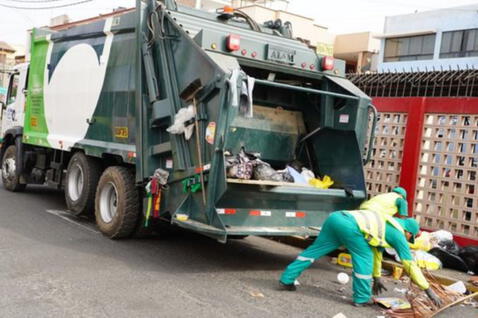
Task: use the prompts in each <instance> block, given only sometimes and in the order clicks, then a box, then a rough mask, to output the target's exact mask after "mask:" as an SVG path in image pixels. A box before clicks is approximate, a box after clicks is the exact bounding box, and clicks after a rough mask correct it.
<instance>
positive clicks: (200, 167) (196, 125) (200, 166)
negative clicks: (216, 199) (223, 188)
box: [193, 98, 206, 205]
mask: <svg viewBox="0 0 478 318" xmlns="http://www.w3.org/2000/svg"><path fill="white" fill-rule="evenodd" d="M193 107H194V113H195V115H196V116H195V117H194V127H195V129H196V147H197V152H198V157H199V174H200V179H201V188H202V191H201V192H202V201H203V203H204V205H206V189H205V188H204V173H203V165H202V152H201V141H200V140H199V122H198V109H197V106H196V98H193Z"/></svg>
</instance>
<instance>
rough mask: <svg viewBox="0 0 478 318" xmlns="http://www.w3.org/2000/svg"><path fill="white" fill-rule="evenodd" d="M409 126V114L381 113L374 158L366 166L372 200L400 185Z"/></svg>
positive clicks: (377, 127) (369, 193)
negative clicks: (406, 130)
mask: <svg viewBox="0 0 478 318" xmlns="http://www.w3.org/2000/svg"><path fill="white" fill-rule="evenodd" d="M406 125H407V114H406V113H398V112H380V113H379V117H378V122H377V126H376V128H375V140H374V144H373V150H372V158H371V161H370V162H369V163H368V164H367V165H366V166H365V178H366V182H367V190H368V191H367V192H368V195H369V197H370V196H374V195H377V194H380V193H384V192H388V191H390V190H391V189H392V188H394V187H396V186H398V185H399V181H400V172H401V169H402V159H403V145H404V141H405V129H406Z"/></svg>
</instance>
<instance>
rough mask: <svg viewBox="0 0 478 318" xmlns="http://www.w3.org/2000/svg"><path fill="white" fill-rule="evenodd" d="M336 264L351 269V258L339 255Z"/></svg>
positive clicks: (343, 254) (344, 254) (345, 254)
mask: <svg viewBox="0 0 478 318" xmlns="http://www.w3.org/2000/svg"><path fill="white" fill-rule="evenodd" d="M337 263H338V264H339V265H342V266H344V267H350V268H352V256H350V254H349V253H340V254H339V256H337Z"/></svg>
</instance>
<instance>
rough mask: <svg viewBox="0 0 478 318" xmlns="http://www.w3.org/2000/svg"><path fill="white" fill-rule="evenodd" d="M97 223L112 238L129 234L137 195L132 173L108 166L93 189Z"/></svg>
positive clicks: (135, 218)
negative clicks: (95, 188)
mask: <svg viewBox="0 0 478 318" xmlns="http://www.w3.org/2000/svg"><path fill="white" fill-rule="evenodd" d="M95 216H96V224H97V226H98V228H99V230H100V231H101V233H103V234H104V235H106V236H107V237H109V238H111V239H119V238H124V237H128V236H130V235H131V234H133V232H134V230H135V229H136V225H137V221H138V217H139V195H138V189H137V188H136V185H135V179H134V174H133V172H132V171H131V170H130V169H128V168H125V167H118V166H114V167H109V168H108V169H106V170H105V172H103V175H102V176H101V178H100V182H99V183H98V188H97V190H96V200H95Z"/></svg>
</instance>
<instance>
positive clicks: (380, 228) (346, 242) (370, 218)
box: [279, 210, 441, 307]
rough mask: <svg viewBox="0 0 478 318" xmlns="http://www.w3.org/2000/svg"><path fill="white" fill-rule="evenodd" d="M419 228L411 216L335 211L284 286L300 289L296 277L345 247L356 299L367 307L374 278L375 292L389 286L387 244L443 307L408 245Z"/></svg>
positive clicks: (293, 265)
mask: <svg viewBox="0 0 478 318" xmlns="http://www.w3.org/2000/svg"><path fill="white" fill-rule="evenodd" d="M419 230H420V228H419V226H418V223H417V221H415V220H414V219H411V218H409V219H399V218H394V217H391V216H383V215H382V214H380V213H377V212H374V211H368V210H356V211H337V212H333V213H331V214H330V216H329V217H328V218H327V219H326V220H325V222H324V224H323V226H322V230H321V231H320V234H319V236H318V237H317V238H316V239H315V241H314V242H313V243H312V245H310V246H309V247H308V248H307V249H305V250H304V251H303V252H302V253H301V254H300V255H299V256H298V257H297V258H296V259H295V260H294V261H293V262H292V263H291V264H290V265H289V266H287V268H286V270H285V271H284V273H282V276H281V277H280V281H279V283H280V287H281V289H283V290H289V291H294V290H296V286H295V280H296V278H297V277H299V275H300V274H301V273H302V272H303V271H304V270H305V269H306V268H308V267H309V266H310V265H312V263H313V262H314V261H315V260H316V259H319V258H320V257H322V256H324V255H327V254H328V253H330V252H332V251H334V250H336V249H337V248H339V247H341V246H345V247H346V248H347V249H348V251H349V252H350V254H351V256H352V265H353V275H352V276H353V284H352V287H353V302H354V305H355V306H358V307H360V306H364V305H366V304H369V303H370V301H371V297H372V286H371V283H372V278H373V291H374V294H379V293H381V292H382V290H384V289H385V286H384V285H383V283H382V282H381V280H380V275H381V267H382V252H383V248H384V247H390V246H391V247H393V248H394V249H395V250H396V251H397V253H398V255H399V256H400V259H401V261H402V264H403V268H404V270H405V271H406V272H407V273H408V275H409V276H410V278H411V279H412V281H413V282H414V283H415V284H417V285H418V286H419V287H420V288H421V289H422V290H424V291H425V292H426V294H427V295H428V297H429V298H430V299H431V300H432V301H433V302H434V303H435V304H437V305H438V306H440V304H441V300H440V298H439V297H438V296H437V295H436V294H435V293H434V292H433V290H432V289H431V288H430V285H429V283H428V282H427V280H426V279H425V277H424V276H423V274H422V272H421V270H420V268H419V267H418V265H417V264H416V262H415V261H414V260H413V258H412V255H411V253H410V248H409V246H408V242H407V239H411V238H413V239H414V236H415V235H416V234H417V233H418V232H419ZM385 290H386V289H385Z"/></svg>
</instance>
